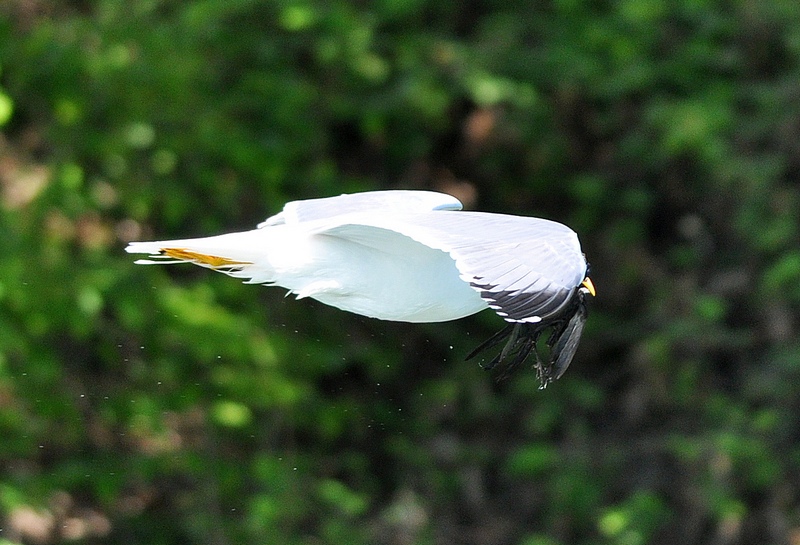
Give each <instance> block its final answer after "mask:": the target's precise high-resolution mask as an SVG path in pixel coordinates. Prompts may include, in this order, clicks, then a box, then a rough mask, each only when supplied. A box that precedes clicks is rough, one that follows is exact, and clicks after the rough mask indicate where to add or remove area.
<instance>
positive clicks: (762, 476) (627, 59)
mask: <svg viewBox="0 0 800 545" xmlns="http://www.w3.org/2000/svg"><path fill="white" fill-rule="evenodd" d="M0 124H2V127H1V128H2V135H1V137H0V190H1V191H2V193H0V255H1V256H2V257H1V258H0V543H2V544H3V545H10V544H18V543H31V544H50V543H109V544H114V543H119V544H122V543H125V544H148V545H160V544H179V543H180V544H186V543H197V544H234V543H235V544H238V543H248V544H259V543H263V544H273V543H276V544H287V545H294V544H297V545H300V544H302V545H317V544H327V543H330V544H345V543H346V544H362V543H363V544H368V543H369V544H388V545H393V544H397V545H410V544H420V545H426V544H465V545H466V544H484V545H487V544H488V545H492V544H503V545H505V544H509V545H511V544H514V545H559V544H573V543H574V544H615V545H639V544H674V543H682V544H701V543H709V544H725V545H727V544H743V545H744V544H751V543H764V544H796V543H800V427H798V421H800V394H799V393H798V390H799V389H800V341H799V340H798V336H797V333H796V331H797V326H798V318H800V312H799V310H800V244H799V242H800V236H798V225H799V223H798V218H800V212H799V210H800V193H799V192H798V174H800V4H798V3H797V2H796V0H775V1H772V2H759V1H755V0H727V1H724V0H676V1H674V2H658V1H655V0H622V1H618V2H609V1H595V2H578V1H574V0H548V1H543V2H535V1H530V0H528V1H526V0H504V1H502V2H500V1H494V0H483V1H480V2H463V3H462V2H441V1H431V0H381V1H377V2H344V1H341V0H273V1H256V0H199V1H192V2H178V1H169V0H82V1H71V2H70V1H66V0H55V1H44V0H8V1H6V2H4V3H2V4H0ZM399 187H404V188H409V187H410V188H427V189H438V190H443V191H449V192H453V193H454V194H456V195H458V196H460V197H462V198H463V199H464V201H465V202H466V203H467V204H468V206H469V207H471V208H477V209H482V210H489V211H498V212H507V213H517V214H527V215H538V216H544V217H548V218H552V219H556V220H560V221H563V222H565V223H568V224H569V225H570V226H572V227H573V228H575V229H576V230H577V231H578V232H579V234H580V236H581V240H582V243H583V246H584V249H585V251H586V253H587V254H588V257H589V260H590V261H591V263H592V265H593V269H592V277H593V279H594V281H595V284H596V285H597V288H598V291H599V293H598V297H596V298H595V299H594V300H593V301H591V314H590V320H589V323H588V326H587V331H586V333H585V336H584V340H583V343H582V346H581V349H580V350H579V353H578V355H577V358H576V361H575V362H574V363H573V365H572V368H570V370H569V371H568V372H567V374H566V376H565V377H564V378H562V379H561V380H560V381H558V382H557V383H555V384H553V385H552V386H551V387H549V388H547V389H546V390H544V391H539V390H538V389H537V383H536V380H535V376H534V373H532V372H522V373H519V374H518V375H517V376H515V377H513V379H511V380H508V381H504V382H501V383H496V382H495V380H494V378H493V377H492V375H491V374H489V373H485V372H483V371H482V370H481V369H480V368H479V367H478V366H477V365H476V364H475V363H474V362H464V361H462V360H463V357H464V355H465V354H466V353H467V352H469V350H470V349H471V348H473V347H474V346H475V345H476V344H478V343H479V342H480V341H481V340H483V339H484V338H485V337H486V336H488V335H489V334H491V333H492V332H493V331H494V330H496V329H497V328H499V327H500V325H501V321H500V320H499V319H498V318H497V317H496V316H493V315H492V313H491V312H487V313H484V314H481V315H479V316H476V317H473V318H470V319H465V320H461V321H458V322H454V323H445V324H429V325H409V324H395V323H388V322H378V321H374V320H369V319H366V318H361V317H358V316H354V315H348V314H345V313H342V312H339V311H336V310H335V309H331V308H327V307H323V306H322V305H320V304H317V303H315V302H313V301H306V300H303V301H294V300H292V299H286V298H284V297H283V295H284V294H283V293H282V291H281V290H278V289H266V288H259V287H253V286H244V285H241V284H240V283H238V282H236V281H234V280H231V279H230V278H226V277H224V276H222V275H215V274H212V273H209V272H208V271H204V270H200V269H195V268H192V267H188V266H186V267H173V268H170V269H166V268H157V267H151V268H145V267H138V266H134V265H133V263H132V259H131V256H129V255H127V254H125V253H124V252H123V248H124V245H125V243H126V242H127V241H128V240H133V239H149V238H154V237H158V238H177V237H188V236H200V235H209V234H215V233H219V232H223V231H233V230H238V229H245V228H249V227H251V226H253V225H255V224H256V223H257V222H259V221H261V220H262V219H264V218H265V217H267V216H268V215H270V214H273V213H276V212H277V211H279V210H280V208H281V207H282V205H283V204H284V203H285V202H286V201H289V200H294V199H298V198H307V197H319V196H329V195H335V194H339V193H342V192H349V191H357V190H370V189H378V188H399Z"/></svg>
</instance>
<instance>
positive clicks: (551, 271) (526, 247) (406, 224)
mask: <svg viewBox="0 0 800 545" xmlns="http://www.w3.org/2000/svg"><path fill="white" fill-rule="evenodd" d="M323 224H324V222H323ZM323 224H320V231H324V232H328V233H330V234H334V235H335V234H336V233H337V232H339V233H340V234H344V233H345V232H346V230H345V229H344V228H343V226H344V225H346V224H355V225H369V226H373V227H378V228H381V229H388V230H392V231H395V232H398V233H401V234H403V235H405V236H407V237H409V238H411V239H413V240H416V241H417V242H419V243H421V244H424V245H426V246H428V247H430V248H435V249H438V250H442V251H445V252H447V253H449V254H450V256H451V257H452V258H453V260H454V261H455V263H456V267H457V268H458V271H459V273H460V276H461V279H462V280H463V281H464V282H466V283H467V284H469V285H470V286H471V287H472V288H473V289H474V290H476V291H477V292H478V293H479V294H480V296H481V297H482V298H483V299H484V300H485V301H486V303H487V304H488V306H489V307H491V308H493V309H494V310H495V311H496V312H497V313H498V314H499V315H500V316H502V317H503V318H504V319H506V320H507V321H510V322H527V323H537V322H540V321H542V320H547V319H548V318H550V317H552V316H557V315H558V314H559V313H561V312H562V311H563V310H564V308H565V307H566V306H567V305H568V303H569V301H570V299H571V298H572V296H573V294H574V293H575V290H576V289H578V286H579V285H580V283H581V281H582V280H583V279H584V277H585V274H586V261H585V259H584V257H583V254H582V253H581V250H580V244H579V242H578V237H577V235H576V234H575V232H574V231H572V230H571V229H569V228H568V227H566V226H564V225H562V224H560V223H556V222H552V221H549V220H544V219H539V218H528V217H520V216H507V215H502V214H488V213H482V212H447V211H436V212H419V213H404V214H394V215H390V214H383V215H381V214H373V213H356V214H350V215H347V216H346V217H342V218H337V222H336V223H335V224H331V225H329V226H324V225H323Z"/></svg>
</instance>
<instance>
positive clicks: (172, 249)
mask: <svg viewBox="0 0 800 545" xmlns="http://www.w3.org/2000/svg"><path fill="white" fill-rule="evenodd" d="M264 242H265V241H264V230H261V229H257V230H254V231H244V232H241V233H229V234H225V235H218V236H214V237H206V238H190V239H181V240H159V241H152V242H131V243H130V244H128V246H127V247H126V248H125V251H126V252H128V253H131V254H148V258H147V259H137V260H136V261H135V263H136V264H138V265H171V264H174V263H193V264H195V265H199V266H201V267H206V268H208V269H212V270H215V271H219V272H222V273H225V274H228V275H230V276H234V277H237V278H249V279H250V280H249V282H252V283H257V284H261V283H269V282H272V281H273V280H274V271H272V270H271V267H269V266H265V263H264V251H263V248H264Z"/></svg>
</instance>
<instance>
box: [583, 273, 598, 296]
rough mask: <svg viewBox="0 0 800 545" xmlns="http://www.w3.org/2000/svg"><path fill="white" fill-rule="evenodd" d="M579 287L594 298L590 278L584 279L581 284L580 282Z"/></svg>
mask: <svg viewBox="0 0 800 545" xmlns="http://www.w3.org/2000/svg"><path fill="white" fill-rule="evenodd" d="M581 286H583V287H585V288H586V289H587V290H589V293H591V294H592V297H594V296H595V291H594V284H592V279H591V278H589V277H588V276H587V277H586V278H584V279H583V282H581Z"/></svg>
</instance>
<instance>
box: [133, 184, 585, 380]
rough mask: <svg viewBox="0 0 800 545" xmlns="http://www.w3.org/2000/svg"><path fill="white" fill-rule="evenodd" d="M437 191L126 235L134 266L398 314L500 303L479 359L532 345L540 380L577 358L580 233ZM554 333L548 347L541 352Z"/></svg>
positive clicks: (310, 204)
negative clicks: (163, 236)
mask: <svg viewBox="0 0 800 545" xmlns="http://www.w3.org/2000/svg"><path fill="white" fill-rule="evenodd" d="M461 208H462V205H461V203H460V202H459V201H458V199H456V198H455V197H452V196H450V195H446V194H443V193H436V192H431V191H409V190H389V191H370V192H365V193H354V194H346V195H340V196H338V197H329V198H322V199H309V200H302V201H293V202H289V203H287V204H286V205H285V206H284V207H283V211H282V212H280V213H278V214H276V215H274V216H272V217H270V218H268V219H267V220H266V221H264V222H262V223H261V224H259V225H258V227H257V228H256V229H253V230H251V231H244V232H239V233H229V234H225V235H219V236H213V237H207V238H193V239H184V240H166V241H155V242H131V243H130V244H129V245H128V247H127V248H126V251H128V252H130V253H144V254H149V257H150V259H140V260H138V261H136V263H138V264H172V263H194V264H195V265H200V266H201V267H206V268H209V269H212V270H215V271H219V272H222V273H225V274H227V275H230V276H233V277H235V278H244V279H246V283H248V284H266V285H270V286H272V285H274V286H281V287H284V288H286V289H288V290H289V293H293V294H296V295H297V297H298V298H302V297H311V298H313V299H316V300H317V301H320V302H322V303H325V304H327V305H331V306H334V307H336V308H339V309H342V310H346V311H349V312H354V313H356V314H361V315H363V316H369V317H371V318H378V319H381V320H393V321H399V322H444V321H448V320H456V319H458V318H463V317H464V316H469V315H471V314H475V313H477V312H480V311H481V310H484V309H486V308H491V309H493V310H494V311H495V312H496V313H497V314H498V315H500V316H501V317H502V318H503V319H504V320H506V321H507V322H509V325H508V326H507V327H506V328H504V329H503V330H501V331H500V332H498V333H497V334H496V335H494V336H493V337H492V338H490V339H489V340H487V341H486V342H484V343H483V344H481V345H480V346H479V347H478V348H477V349H475V350H474V351H473V352H472V353H471V354H470V355H469V356H468V357H467V359H469V358H471V357H473V356H474V355H475V354H477V353H478V352H481V351H483V350H486V349H489V348H491V347H493V346H496V345H498V344H500V343H501V342H503V341H504V340H506V339H507V341H506V344H505V346H504V348H503V349H502V350H501V351H500V353H499V354H498V355H497V356H496V357H494V359H492V360H491V361H490V362H489V363H488V364H487V365H485V366H484V367H487V368H492V367H494V366H495V365H497V364H498V363H501V362H504V364H505V366H506V369H507V370H511V369H513V368H514V367H516V366H517V365H518V364H520V363H522V361H524V360H525V359H526V358H527V357H528V355H529V354H530V353H531V352H533V353H534V354H535V356H536V364H535V367H536V369H537V374H538V376H539V379H540V381H541V384H542V387H544V386H546V385H547V384H548V383H549V382H551V381H552V380H555V379H557V378H559V377H560V376H561V375H562V374H563V373H564V371H565V370H566V369H567V367H568V366H569V364H570V362H571V361H572V358H573V356H574V355H575V351H576V350H577V347H578V341H579V340H580V336H581V333H582V331H583V326H584V323H585V321H586V316H587V309H586V302H585V296H586V294H591V295H594V293H595V290H594V286H593V285H592V282H591V280H589V278H588V277H587V276H586V272H587V264H586V260H585V258H584V256H583V254H582V252H581V248H580V243H579V242H578V236H577V235H576V234H575V232H574V231H572V230H571V229H570V228H569V227H566V226H565V225H562V224H560V223H556V222H554V221H549V220H545V219H540V218H531V217H523V216H511V215H505V214H491V213H486V212H463V211H460V210H461ZM548 329H550V330H551V331H552V333H551V334H550V336H549V338H548V340H547V346H548V347H549V350H547V351H546V352H547V354H546V355H545V356H544V357H542V356H541V355H540V352H539V351H538V350H537V344H536V343H537V341H538V339H539V336H540V335H541V334H542V333H543V332H544V331H546V330H548Z"/></svg>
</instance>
